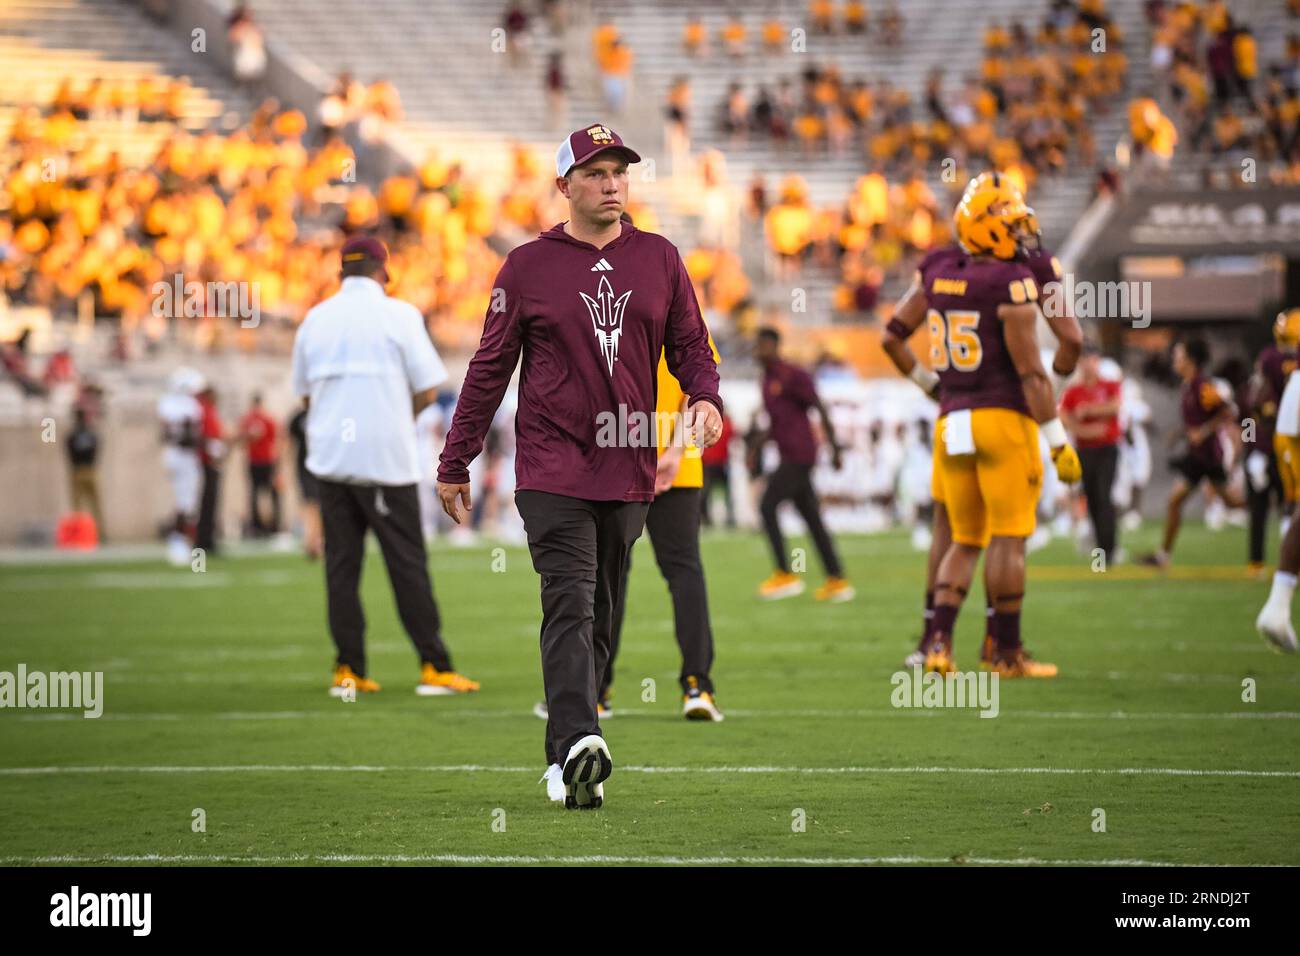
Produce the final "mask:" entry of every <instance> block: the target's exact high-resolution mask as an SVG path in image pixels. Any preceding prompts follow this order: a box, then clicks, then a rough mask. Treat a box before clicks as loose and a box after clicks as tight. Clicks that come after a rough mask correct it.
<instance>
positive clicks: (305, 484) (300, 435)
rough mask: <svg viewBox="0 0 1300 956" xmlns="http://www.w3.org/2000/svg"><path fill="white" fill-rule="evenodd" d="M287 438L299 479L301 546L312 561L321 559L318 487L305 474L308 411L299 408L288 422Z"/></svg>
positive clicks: (312, 479) (306, 473)
mask: <svg viewBox="0 0 1300 956" xmlns="http://www.w3.org/2000/svg"><path fill="white" fill-rule="evenodd" d="M289 437H290V438H292V439H293V446H294V471H295V473H296V475H297V478H298V496H299V498H300V499H301V503H300V505H299V508H300V511H301V514H302V546H303V551H304V552H305V553H306V555H307V557H308V558H309V559H311V560H313V561H315V560H316V559H317V558H319V557H320V556H321V554H322V553H323V549H324V542H323V541H322V538H321V520H320V487H319V485H318V484H317V482H316V476H315V475H313V474H312V473H311V472H310V471H308V470H307V409H305V408H300V409H299V410H298V412H297V414H296V415H294V416H293V418H291V419H290V420H289Z"/></svg>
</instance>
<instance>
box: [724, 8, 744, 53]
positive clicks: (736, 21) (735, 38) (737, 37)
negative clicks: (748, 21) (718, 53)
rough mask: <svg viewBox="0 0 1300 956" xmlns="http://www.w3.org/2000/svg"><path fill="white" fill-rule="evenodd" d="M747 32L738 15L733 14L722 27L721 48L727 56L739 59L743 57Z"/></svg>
mask: <svg viewBox="0 0 1300 956" xmlns="http://www.w3.org/2000/svg"><path fill="white" fill-rule="evenodd" d="M748 37H749V32H748V31H747V30H746V29H745V24H744V21H742V20H741V19H740V15H739V14H738V13H735V12H733V13H732V14H731V16H730V17H728V18H727V22H726V23H725V24H723V27H722V48H723V49H724V50H726V51H727V55H728V56H730V57H733V58H736V59H739V58H741V57H743V56H744V55H745V43H746V41H747V39H748Z"/></svg>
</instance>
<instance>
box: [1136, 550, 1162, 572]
mask: <svg viewBox="0 0 1300 956" xmlns="http://www.w3.org/2000/svg"><path fill="white" fill-rule="evenodd" d="M1138 564H1140V565H1142V566H1143V567H1147V568H1160V570H1162V571H1163V570H1165V569H1167V568H1168V567H1169V555H1168V554H1166V553H1165V552H1164V551H1152V552H1151V553H1150V554H1144V555H1142V557H1140V558H1138Z"/></svg>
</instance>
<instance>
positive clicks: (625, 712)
mask: <svg viewBox="0 0 1300 956" xmlns="http://www.w3.org/2000/svg"><path fill="white" fill-rule="evenodd" d="M946 713H949V711H945V710H942V709H935V710H915V709H899V710H894V709H892V708H881V709H879V710H744V709H739V710H733V709H730V708H728V710H727V716H728V717H744V718H746V719H757V720H785V719H788V718H791V717H822V718H833V719H837V720H848V719H855V718H877V717H879V718H893V717H942V716H944V715H945V714H946ZM338 714H347V715H348V717H349V718H350V717H352V716H354V715H356V714H370V715H372V716H374V715H383V716H384V717H385V718H390V717H392V716H393V713H392V711H389V710H379V709H377V708H366V707H357V708H349V709H347V710H343V709H342V708H339V707H329V708H325V709H322V710H278V711H229V712H222V713H215V714H206V713H186V714H170V713H156V714H150V713H139V714H133V713H123V714H112V713H105V714H104V715H103V716H102V717H100V718H99V719H100V720H123V721H148V720H160V721H188V720H193V721H205V720H233V721H245V720H305V719H310V718H313V717H325V718H333V717H335V716H337V715H338ZM446 716H456V717H474V718H476V719H505V720H508V719H512V718H526V717H533V716H534V715H533V714H532V712H531V711H517V710H482V709H477V710H475V709H460V708H457V709H456V710H449V711H448V712H447V714H446ZM998 716H999V717H1024V718H1029V719H1032V720H1300V711H1295V710H1265V711H1222V712H1207V713H1197V712H1196V711H1185V712H1159V711H1125V710H1112V711H1083V710H1012V709H1010V708H1005V707H1004V708H1003V709H1002V711H1001V713H1000V714H999V715H998ZM615 717H617V718H618V719H622V718H625V717H661V718H663V719H665V720H680V719H681V713H680V712H679V711H678V710H677V709H676V708H673V709H668V708H655V707H620V708H618V710H616V711H615ZM0 719H3V718H0ZM13 719H15V720H18V721H21V722H24V723H33V722H34V723H43V722H47V721H55V722H59V721H68V720H82V719H83V717H82V715H81V714H80V713H43V714H24V715H22V716H20V717H14V718H13ZM611 719H612V718H611Z"/></svg>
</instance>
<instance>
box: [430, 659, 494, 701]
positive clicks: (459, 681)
mask: <svg viewBox="0 0 1300 956" xmlns="http://www.w3.org/2000/svg"><path fill="white" fill-rule="evenodd" d="M478 688H479V683H478V681H476V680H470V679H469V678H468V677H465V676H464V675H463V674H457V673H456V672H455V671H440V670H438V669H437V668H435V667H434V666H433V665H432V664H423V665H421V667H420V683H418V684H416V685H415V692H416V693H417V694H419V695H420V696H421V697H441V696H445V695H447V694H472V693H473V692H474V691H476V690H478Z"/></svg>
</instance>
